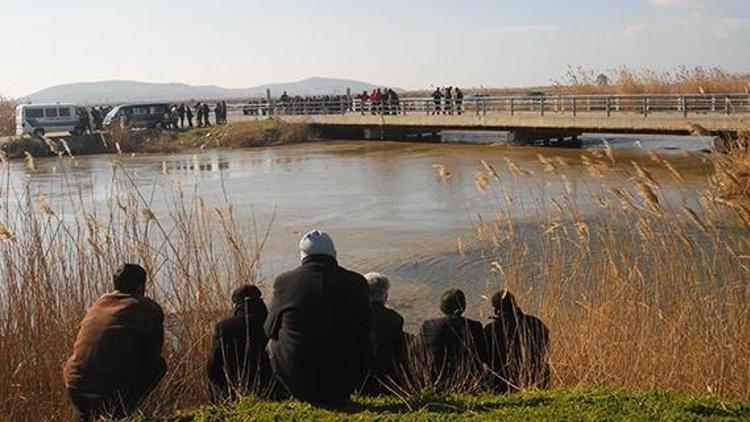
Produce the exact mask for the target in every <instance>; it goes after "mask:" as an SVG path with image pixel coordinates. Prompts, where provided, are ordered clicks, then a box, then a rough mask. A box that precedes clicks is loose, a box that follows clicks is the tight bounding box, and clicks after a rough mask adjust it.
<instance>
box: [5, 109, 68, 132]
mask: <svg viewBox="0 0 750 422" xmlns="http://www.w3.org/2000/svg"><path fill="white" fill-rule="evenodd" d="M54 132H69V133H71V134H77V133H80V132H81V127H80V121H79V118H78V107H77V106H75V105H73V104H20V105H18V106H17V107H16V135H19V136H20V135H24V134H31V135H34V136H44V135H45V134H48V133H54Z"/></svg>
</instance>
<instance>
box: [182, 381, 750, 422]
mask: <svg viewBox="0 0 750 422" xmlns="http://www.w3.org/2000/svg"><path fill="white" fill-rule="evenodd" d="M352 419H355V420H360V421H370V420H372V421H375V420H377V421H401V420H404V421H439V420H441V421H447V420H466V419H469V420H486V421H499V420H502V421H519V422H521V421H529V420H544V421H563V420H577V421H580V420H590V421H600V420H623V421H625V420H627V421H646V420H742V419H744V420H748V419H750V404H738V403H732V402H727V401H723V400H721V399H718V398H692V397H689V396H685V395H679V394H670V393H665V392H661V391H651V392H646V393H637V394H630V393H626V392H623V391H619V390H597V389H594V390H559V391H549V392H527V393H522V394H516V395H509V396H466V395H455V396H451V395H449V396H445V395H434V394H424V395H422V396H420V397H415V398H413V399H410V400H408V401H406V402H404V401H399V400H398V399H395V398H357V399H355V401H354V403H353V404H352V405H351V406H347V407H345V408H341V409H321V408H316V407H313V406H310V405H307V404H304V403H299V402H280V403H274V402H264V401H260V400H257V399H254V398H246V399H244V400H242V401H241V402H239V403H237V404H235V405H233V406H229V407H219V406H214V407H206V408H203V409H200V410H198V411H195V412H192V413H187V414H185V415H184V416H181V417H176V418H172V419H171V420H172V421H174V422H178V421H179V422H188V421H202V422H209V421H216V422H218V421H249V420H254V421H263V420H268V421H271V420H277V421H278V420H286V421H301V420H316V421H346V420H352Z"/></svg>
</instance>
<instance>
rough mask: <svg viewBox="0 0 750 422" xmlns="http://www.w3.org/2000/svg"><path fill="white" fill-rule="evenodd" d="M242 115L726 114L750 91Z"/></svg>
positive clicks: (349, 101) (250, 110) (480, 100)
mask: <svg viewBox="0 0 750 422" xmlns="http://www.w3.org/2000/svg"><path fill="white" fill-rule="evenodd" d="M230 108H231V109H234V110H236V111H239V110H241V111H242V112H243V113H244V114H246V115H251V116H269V115H303V116H304V115H346V114H360V115H378V116H380V115H414V114H421V115H441V116H443V115H446V116H449V115H478V116H486V115H498V114H503V115H510V116H515V115H527V116H528V115H538V116H548V115H549V116H566V117H577V116H579V115H580V116H586V117H592V116H596V117H611V116H615V115H630V116H632V115H641V116H643V117H649V116H651V115H671V116H684V117H688V116H690V115H708V114H711V115H731V114H743V113H750V95H749V94H746V93H741V94H707V95H566V96H511V97H489V96H487V97H483V96H469V97H465V98H462V99H457V98H450V99H445V98H442V99H433V98H400V99H398V100H397V101H369V100H367V101H362V100H359V99H356V98H348V97H345V96H342V97H334V98H331V99H315V100H311V99H302V100H287V101H282V100H271V101H270V102H269V101H267V100H263V101H255V102H252V103H249V104H244V105H243V104H233V105H232V106H231V107H230Z"/></svg>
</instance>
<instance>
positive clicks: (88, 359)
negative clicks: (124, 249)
mask: <svg viewBox="0 0 750 422" xmlns="http://www.w3.org/2000/svg"><path fill="white" fill-rule="evenodd" d="M113 280H114V287H115V290H114V291H112V292H110V293H106V294H104V295H103V296H102V297H100V298H99V299H98V300H97V301H96V302H95V303H94V304H93V305H92V306H91V308H90V309H89V310H88V312H87V313H86V316H85V317H84V318H83V321H82V322H81V326H80V330H79V331H78V336H77V337H76V341H75V344H74V346H73V355H72V356H71V357H70V358H69V359H68V361H67V362H66V363H65V368H64V370H63V375H64V378H65V386H66V387H67V389H68V394H69V395H70V398H71V401H72V402H73V405H74V406H75V407H76V409H77V410H78V412H79V417H80V420H81V421H91V420H95V419H97V418H99V417H100V416H108V417H112V418H115V419H121V418H125V417H127V416H129V415H131V414H133V413H134V412H135V411H136V409H137V408H138V405H139V404H140V403H141V401H142V400H143V399H144V398H146V397H147V396H148V395H149V393H151V391H152V390H153V389H154V388H155V387H156V385H157V384H158V383H159V381H160V380H161V378H162V377H163V376H164V374H165V373H166V371H167V365H166V362H165V361H164V359H163V358H162V356H161V352H162V345H163V343H164V311H162V308H161V306H159V304H157V303H156V302H154V301H153V300H151V299H149V298H147V297H146V296H144V293H145V287H146V270H144V269H143V268H142V267H141V266H139V265H134V264H125V265H123V266H122V267H120V269H118V270H117V272H116V273H115V275H114V277H113Z"/></svg>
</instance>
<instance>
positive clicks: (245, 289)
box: [232, 284, 263, 306]
mask: <svg viewBox="0 0 750 422" xmlns="http://www.w3.org/2000/svg"><path fill="white" fill-rule="evenodd" d="M261 297H263V293H261V291H260V289H259V288H258V287H256V286H253V285H250V284H246V285H244V286H241V287H238V288H236V289H235V290H234V291H233V292H232V303H233V304H234V306H241V305H244V304H245V303H247V302H249V301H251V300H255V299H260V298H261Z"/></svg>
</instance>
